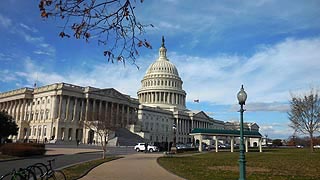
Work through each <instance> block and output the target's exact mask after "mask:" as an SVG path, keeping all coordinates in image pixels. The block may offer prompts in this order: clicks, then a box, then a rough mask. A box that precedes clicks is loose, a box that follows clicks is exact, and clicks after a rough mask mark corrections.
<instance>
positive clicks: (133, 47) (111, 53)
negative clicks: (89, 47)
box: [39, 0, 153, 64]
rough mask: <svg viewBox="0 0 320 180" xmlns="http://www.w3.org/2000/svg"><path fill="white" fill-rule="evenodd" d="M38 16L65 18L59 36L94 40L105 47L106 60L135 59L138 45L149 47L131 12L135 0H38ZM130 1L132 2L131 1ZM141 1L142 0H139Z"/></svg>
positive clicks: (122, 60)
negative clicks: (39, 14)
mask: <svg viewBox="0 0 320 180" xmlns="http://www.w3.org/2000/svg"><path fill="white" fill-rule="evenodd" d="M39 1H40V2H39V9H40V13H41V17H42V18H44V19H47V18H48V17H58V18H60V19H61V20H62V21H65V23H64V25H63V27H61V29H62V31H61V32H60V34H59V36H60V37H61V38H64V37H67V38H70V37H71V35H70V34H72V35H73V37H74V38H76V39H84V40H85V41H86V42H88V41H89V39H95V40H97V42H98V44H100V45H101V44H102V45H104V46H105V47H106V48H105V50H104V52H103V55H104V56H106V57H107V60H108V62H112V63H114V62H115V61H120V62H123V63H125V61H126V60H127V59H130V60H132V62H133V64H135V62H136V56H138V55H139V53H138V49H137V48H138V47H142V46H143V47H146V48H149V49H151V48H152V46H151V45H150V43H149V42H148V41H147V40H145V39H144V40H143V39H142V38H141V37H140V36H141V35H143V34H144V33H145V30H144V29H145V27H147V26H152V27H153V25H152V24H150V25H144V24H141V23H140V22H139V21H137V18H136V15H135V6H134V4H136V3H137V2H136V1H135V0H39ZM132 1H133V2H132ZM140 2H141V3H142V2H143V0H140Z"/></svg>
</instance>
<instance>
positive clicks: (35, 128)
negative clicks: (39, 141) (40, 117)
mask: <svg viewBox="0 0 320 180" xmlns="http://www.w3.org/2000/svg"><path fill="white" fill-rule="evenodd" d="M36 132H37V127H35V126H34V127H33V136H36Z"/></svg>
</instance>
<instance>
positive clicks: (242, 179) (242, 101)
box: [237, 85, 247, 180]
mask: <svg viewBox="0 0 320 180" xmlns="http://www.w3.org/2000/svg"><path fill="white" fill-rule="evenodd" d="M237 98H238V101H239V104H240V157H239V168H240V169H239V171H240V178H239V180H246V157H245V153H244V143H243V112H244V111H245V110H244V109H243V105H245V104H246V100H247V93H246V92H245V91H244V89H243V85H242V86H241V89H240V91H239V92H238V95H237Z"/></svg>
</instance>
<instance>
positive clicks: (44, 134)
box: [43, 125, 47, 136]
mask: <svg viewBox="0 0 320 180" xmlns="http://www.w3.org/2000/svg"><path fill="white" fill-rule="evenodd" d="M43 136H47V126H46V125H44V126H43Z"/></svg>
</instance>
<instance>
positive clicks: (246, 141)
mask: <svg viewBox="0 0 320 180" xmlns="http://www.w3.org/2000/svg"><path fill="white" fill-rule="evenodd" d="M244 144H245V147H246V152H248V151H249V148H248V137H245V141H244Z"/></svg>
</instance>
